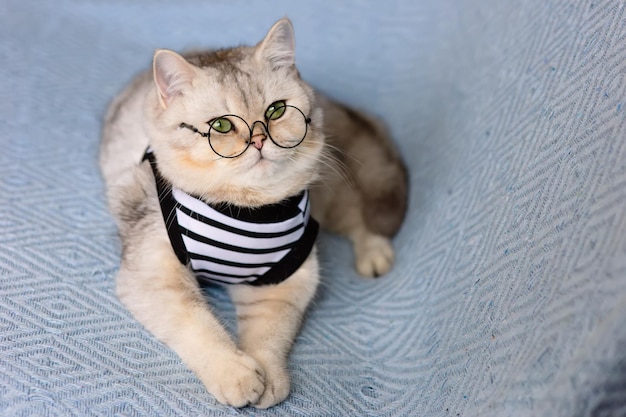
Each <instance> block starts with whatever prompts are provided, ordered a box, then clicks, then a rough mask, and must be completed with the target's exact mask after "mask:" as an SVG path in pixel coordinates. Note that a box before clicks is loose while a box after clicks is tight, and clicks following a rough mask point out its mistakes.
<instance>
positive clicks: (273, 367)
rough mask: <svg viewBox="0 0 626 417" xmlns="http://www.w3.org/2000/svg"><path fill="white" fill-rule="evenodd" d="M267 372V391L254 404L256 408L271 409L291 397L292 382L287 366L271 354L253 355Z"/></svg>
mask: <svg viewBox="0 0 626 417" xmlns="http://www.w3.org/2000/svg"><path fill="white" fill-rule="evenodd" d="M252 356H253V357H255V358H256V359H257V361H258V362H259V363H260V364H261V366H262V367H263V369H264V370H265V391H264V392H263V395H261V398H259V400H258V401H257V402H256V403H254V404H252V405H253V406H254V407H256V408H269V407H271V406H273V405H276V404H278V403H280V402H282V401H284V400H285V399H286V398H287V397H288V396H289V391H290V388H291V382H290V378H289V372H287V365H286V364H285V363H284V362H283V361H281V360H280V359H278V358H276V357H275V356H274V355H272V354H271V353H270V354H262V353H260V354H255V353H253V354H252Z"/></svg>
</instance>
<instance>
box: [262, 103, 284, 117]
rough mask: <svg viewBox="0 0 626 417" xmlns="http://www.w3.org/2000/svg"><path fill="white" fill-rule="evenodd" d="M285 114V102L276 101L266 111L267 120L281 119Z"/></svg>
mask: <svg viewBox="0 0 626 417" xmlns="http://www.w3.org/2000/svg"><path fill="white" fill-rule="evenodd" d="M283 114H285V102H284V100H279V101H275V102H273V103H272V104H270V106H269V107H268V108H267V110H266V111H265V120H276V119H280V118H281V117H282V116H283Z"/></svg>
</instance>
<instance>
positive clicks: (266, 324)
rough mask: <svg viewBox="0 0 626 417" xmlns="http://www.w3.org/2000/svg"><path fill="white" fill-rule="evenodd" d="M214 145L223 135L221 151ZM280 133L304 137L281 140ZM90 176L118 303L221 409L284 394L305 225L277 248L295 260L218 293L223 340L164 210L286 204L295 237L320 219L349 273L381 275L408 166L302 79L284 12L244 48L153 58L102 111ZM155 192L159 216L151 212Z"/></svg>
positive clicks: (312, 286)
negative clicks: (229, 315) (341, 249)
mask: <svg viewBox="0 0 626 417" xmlns="http://www.w3.org/2000/svg"><path fill="white" fill-rule="evenodd" d="M287 112H288V114H289V115H290V116H289V117H292V119H289V118H288V117H287V116H285V114H287ZM224 115H226V116H224ZM289 120H291V121H293V125H290V124H289V123H291V122H290V121H289ZM246 126H247V129H248V130H249V131H246ZM290 129H292V130H291V131H290ZM228 135H231V137H232V138H233V139H236V140H235V141H222V139H224V138H226V137H229V136H228ZM300 136H302V137H301V138H300ZM293 138H295V139H302V140H301V142H300V143H298V144H297V145H296V146H292V145H293V144H295V142H293V143H292V142H287V141H288V140H291V139H293ZM220 141H222V142H220ZM235 144H236V145H235ZM286 145H288V146H286ZM235 146H236V147H237V148H236V149H235ZM147 150H148V151H147ZM240 152H241V154H239V155H235V154H237V153H240ZM234 156H236V157H234ZM100 169H101V172H102V176H103V178H104V181H105V185H106V194H107V199H108V204H109V208H110V210H111V212H112V213H113V215H114V217H115V219H116V223H117V227H118V230H119V235H120V239H121V242H122V256H121V266H120V269H119V272H118V274H117V277H116V293H117V295H118V297H119V299H120V300H121V302H122V303H123V304H124V305H125V306H126V307H127V308H128V310H129V311H130V312H131V313H132V314H133V316H134V317H135V318H136V319H137V320H138V321H139V322H140V323H142V324H143V325H144V326H145V327H146V329H147V330H149V331H150V332H152V333H153V334H154V335H155V336H156V337H157V338H158V339H160V340H161V341H163V342H164V343H165V344H166V345H168V346H169V347H170V348H172V349H173V350H174V351H175V352H176V353H177V354H178V355H179V356H180V358H181V359H182V361H183V362H184V363H185V364H186V365H187V366H188V367H189V368H190V369H191V370H193V371H194V372H195V373H196V374H197V376H198V377H199V379H200V380H201V381H202V383H203V384H204V385H205V386H206V388H207V390H208V391H209V392H210V393H211V394H212V395H213V396H214V397H215V398H216V399H217V400H218V401H219V402H220V403H223V404H226V405H231V406H234V407H243V406H246V405H250V406H254V407H257V408H267V407H270V406H273V405H275V404H277V403H279V402H281V401H283V400H284V399H285V398H287V396H288V395H289V391H290V377H289V374H288V372H287V358H288V355H289V351H290V349H291V346H292V343H293V341H294V339H295V336H296V334H297V332H298V331H299V328H300V325H301V322H302V319H303V316H304V314H305V312H306V309H307V305H308V304H309V303H310V301H311V299H312V298H313V296H314V294H315V291H316V287H317V285H318V282H319V266H318V261H317V250H316V248H315V246H314V245H313V244H312V242H313V240H314V238H315V233H316V230H312V232H311V233H313V235H309V238H311V236H312V239H313V240H311V239H309V243H308V244H307V245H308V246H307V245H305V246H306V247H305V248H304V249H302V250H300V249H298V250H296V249H293V250H292V249H286V251H290V252H289V253H292V252H293V253H295V254H296V255H298V256H299V258H298V256H296V258H298V259H296V261H294V262H296V263H295V264H294V263H293V262H292V263H291V264H290V265H291V266H290V267H291V270H289V268H287V271H288V273H287V276H283V277H282V278H280V279H279V280H277V281H280V282H273V281H272V279H273V278H272V274H273V272H269V273H267V274H265V275H266V277H269V279H270V281H269V283H268V284H265V285H250V284H251V283H252V284H253V283H254V282H253V280H255V279H257V278H258V277H252V278H249V277H248V278H242V280H244V279H247V280H249V282H247V283H241V284H235V285H228V284H227V285H226V287H227V289H228V292H229V295H230V296H231V298H232V301H233V304H234V306H235V308H236V314H237V324H238V342H235V341H234V339H233V337H231V335H230V334H228V332H227V331H226V330H225V329H224V327H223V326H222V325H221V324H220V322H219V320H218V319H217V318H216V316H215V315H214V314H213V312H212V311H211V309H210V307H209V305H208V303H207V300H206V299H205V297H204V296H203V294H202V292H201V287H200V282H199V279H198V278H197V277H196V275H195V274H194V273H193V272H192V267H191V266H190V265H185V263H186V262H189V258H185V256H186V255H185V254H184V253H183V254H182V255H180V254H179V255H180V256H177V254H178V252H177V251H176V250H175V246H176V245H175V242H174V241H175V240H178V241H179V246H180V240H181V235H180V233H178V234H176V233H174V234H172V230H174V229H175V227H171V225H172V224H173V223H172V222H174V221H176V219H175V217H177V213H178V214H179V217H180V218H182V217H184V214H181V213H182V211H180V210H183V208H184V207H183V205H182V204H181V203H180V202H181V201H183V202H184V201H187V200H185V199H188V200H189V201H191V202H192V205H193V204H197V206H198V207H200V209H202V210H204V209H206V210H209V211H212V212H213V211H214V212H215V213H217V214H216V216H225V217H224V218H226V217H228V211H229V210H230V211H231V212H232V211H236V212H237V213H240V212H248V213H249V214H250V213H251V214H252V215H254V213H257V212H264V210H266V211H267V210H269V211H270V214H271V213H273V212H274V211H275V210H278V209H277V207H278V208H280V207H282V206H283V205H284V206H285V207H283V208H284V210H283V211H285V212H287V211H289V210H292V209H294V210H295V211H293V212H292V213H291V214H289V216H291V217H293V219H296V220H297V224H298V225H299V226H298V227H300V228H299V229H298V230H305V229H307V228H308V229H315V227H314V226H316V225H317V223H316V222H319V224H320V225H321V226H322V227H323V228H325V229H326V230H329V231H331V232H336V233H339V234H341V235H343V236H346V237H348V238H349V239H350V240H351V241H352V243H353V248H354V256H355V267H356V269H357V271H358V272H359V273H360V274H361V275H363V276H370V277H374V276H380V275H383V274H385V273H386V272H387V271H389V269H390V268H391V266H392V263H393V260H394V251H393V248H392V245H391V241H390V239H391V237H393V235H394V234H395V233H396V232H397V231H398V229H399V228H400V226H401V223H402V221H403V218H404V215H405V211H406V206H407V181H408V180H407V172H406V167H405V166H404V165H403V163H402V160H401V158H400V156H399V153H398V151H397V150H396V149H395V147H394V146H393V144H392V142H391V141H390V139H389V137H388V135H387V132H386V129H385V127H384V125H383V124H382V123H380V122H379V121H377V120H375V119H374V118H372V117H370V116H366V115H364V114H362V113H359V112H356V111H355V110H352V109H349V108H347V107H345V106H343V105H341V104H338V103H336V102H334V101H332V100H330V99H328V98H326V97H325V96H323V95H322V94H319V93H317V92H315V91H314V90H313V88H312V87H311V86H309V85H308V84H307V83H306V82H304V81H303V80H302V79H301V77H300V73H299V72H298V70H297V68H296V65H295V41H294V31H293V27H292V24H291V22H290V21H289V19H287V18H283V19H281V20H279V21H278V22H276V23H275V24H274V25H273V26H272V28H271V29H270V30H269V32H268V33H267V35H266V36H265V38H264V39H263V40H261V41H260V42H259V43H258V44H257V45H255V46H253V47H248V46H241V47H236V48H229V49H222V50H212V51H202V52H189V53H186V54H183V55H179V54H177V53H175V52H173V51H169V50H163V49H161V50H157V51H156V52H155V53H154V56H153V65H152V70H151V71H146V72H144V73H142V74H140V75H138V76H137V77H136V78H135V79H134V81H133V82H131V83H130V85H129V86H128V87H127V88H126V89H125V90H124V91H123V92H122V93H121V94H120V95H119V96H117V97H116V98H115V99H114V100H113V101H112V102H111V104H110V106H109V109H108V111H107V113H106V116H105V120H104V124H103V132H102V142H101V149H100ZM157 189H158V190H159V191H157ZM166 194H167V195H168V197H166ZM309 195H310V201H311V209H310V212H311V213H312V214H311V215H310V216H309V214H308V213H309V211H308V209H307V208H305V206H306V205H308V198H309ZM172 196H174V199H172ZM167 198H169V199H170V204H171V210H172V211H169V209H167V208H164V207H163V206H162V204H163V201H164V200H165V199H167ZM160 200H161V202H160ZM289 201H292V202H293V204H292V203H288V202H289ZM201 206H202V207H204V208H202V207H201ZM292 206H293V207H292ZM298 207H299V208H300V209H298ZM176 208H178V209H180V210H178V209H176ZM268 208H269V209H268ZM175 209H176V210H178V211H176V210H175ZM293 213H296V214H293ZM289 216H288V217H289ZM192 217H193V215H191V217H190V218H192ZM196 217H198V218H199V217H201V216H196ZM228 219H230V217H228ZM293 219H292V220H293ZM179 220H180V219H179ZM181 221H182V220H181ZM189 221H193V219H192V220H189ZM207 221H209V220H207ZM227 221H231V220H227ZM232 221H233V222H235V224H240V223H236V222H239V221H242V220H241V219H239V220H237V219H235V220H232ZM252 221H253V220H252ZM166 224H167V227H166ZM241 224H244V223H241ZM245 224H248V223H245ZM250 224H252V225H253V226H254V224H253V223H250ZM276 224H278V223H276ZM303 225H306V228H304V226H303ZM198 227H199V228H202V227H205V226H202V225H199V226H198ZM223 227H224V228H226V229H227V231H228V230H230V229H228V227H229V226H223ZM241 229H242V230H240V231H239V232H240V233H243V234H246V233H247V232H249V230H243V229H246V228H245V227H242V228H241ZM211 230H213V229H211ZM294 233H295V232H294ZM307 233H308V232H306V233H305V232H303V233H302V234H303V235H306V234H307ZM183 234H184V233H183ZM231 235H232V234H231ZM254 236H256V235H254ZM209 237H210V236H209ZM232 237H233V238H234V239H236V238H238V237H237V236H236V235H232ZM257 237H258V236H257ZM247 238H248V236H244V237H243V239H247ZM182 239H188V236H186V237H185V236H182ZM198 239H200V238H198ZM261 240H262V239H261ZM185 242H187V243H188V241H185ZM215 244H216V245H220V243H215ZM179 249H180V247H179ZM220 250H221V249H220ZM254 251H255V250H254V248H252V249H251V252H254ZM255 259H256V258H255ZM193 261H194V260H193V258H192V261H191V262H193ZM216 262H217V266H216V267H215V268H217V269H216V270H215V271H218V272H215V271H214V273H213V274H211V273H209V274H208V275H207V276H208V277H209V278H210V277H214V278H216V279H218V280H219V278H220V277H222V275H219V274H220V272H219V271H221V269H219V268H221V267H222V266H224V265H220V264H219V262H220V261H219V260H217V261H216ZM294 265H295V266H294ZM224 267H225V268H226V267H228V265H226V266H224ZM235 270H237V269H236V268H235ZM229 271H230V270H229ZM257 272H258V271H257ZM261 272H262V271H261ZM229 273H230V272H229ZM284 274H285V272H284V271H283V275H284ZM257 275H258V274H257ZM227 276H228V274H224V279H225V280H228V279H232V278H227ZM250 280H252V281H250Z"/></svg>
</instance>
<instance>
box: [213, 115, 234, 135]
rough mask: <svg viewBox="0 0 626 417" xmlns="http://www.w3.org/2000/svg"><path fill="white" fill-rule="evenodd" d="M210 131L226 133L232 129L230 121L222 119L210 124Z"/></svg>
mask: <svg viewBox="0 0 626 417" xmlns="http://www.w3.org/2000/svg"><path fill="white" fill-rule="evenodd" d="M211 129H213V130H217V131H218V132H220V133H228V132H230V131H231V130H232V129H233V125H232V123H230V120H228V119H225V118H223V117H222V118H220V119H215V120H213V121H212V122H211Z"/></svg>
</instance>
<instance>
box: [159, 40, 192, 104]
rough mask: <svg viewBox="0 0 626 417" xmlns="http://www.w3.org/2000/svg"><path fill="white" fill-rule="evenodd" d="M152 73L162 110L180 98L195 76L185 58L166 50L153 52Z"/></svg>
mask: <svg viewBox="0 0 626 417" xmlns="http://www.w3.org/2000/svg"><path fill="white" fill-rule="evenodd" d="M152 71H153V74H154V83H155V84H156V87H157V91H158V93H159V102H160V103H161V106H163V108H167V106H168V105H169V104H170V103H171V102H172V100H173V99H175V98H176V97H178V96H182V95H183V92H184V90H185V88H186V87H188V86H189V85H191V82H192V81H193V77H194V76H195V71H194V68H193V66H192V65H191V64H190V63H188V62H187V61H186V60H185V58H183V57H182V56H180V55H178V54H177V53H176V52H173V51H170V50H167V49H157V50H156V51H155V52H154V59H153V60H152Z"/></svg>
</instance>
